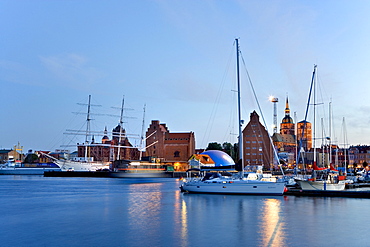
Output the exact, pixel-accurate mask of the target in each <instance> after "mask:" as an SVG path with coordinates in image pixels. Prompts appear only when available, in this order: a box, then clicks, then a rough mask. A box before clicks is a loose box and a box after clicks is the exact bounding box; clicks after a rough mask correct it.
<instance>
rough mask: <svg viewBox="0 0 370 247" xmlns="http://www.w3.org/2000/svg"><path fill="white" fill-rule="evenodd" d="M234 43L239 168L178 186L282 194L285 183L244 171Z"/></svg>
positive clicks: (198, 190)
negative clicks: (259, 177)
mask: <svg viewBox="0 0 370 247" xmlns="http://www.w3.org/2000/svg"><path fill="white" fill-rule="evenodd" d="M235 43H236V64H237V66H236V67H237V86H238V120H239V123H238V126H239V162H238V165H239V167H240V168H241V169H239V170H241V171H239V172H238V173H237V174H234V175H232V176H228V175H224V176H222V175H221V174H220V173H216V176H206V174H204V176H203V177H200V178H190V179H185V180H184V181H183V183H182V184H181V186H180V189H181V191H183V192H188V193H207V194H241V195H283V193H284V191H285V183H284V182H283V181H281V182H272V181H265V180H263V179H250V178H249V179H248V176H247V177H246V176H245V175H246V174H245V173H244V165H243V160H242V159H243V135H242V119H241V107H240V77H239V40H238V39H235Z"/></svg>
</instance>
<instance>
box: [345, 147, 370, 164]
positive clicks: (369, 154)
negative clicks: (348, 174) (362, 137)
mask: <svg viewBox="0 0 370 247" xmlns="http://www.w3.org/2000/svg"><path fill="white" fill-rule="evenodd" d="M348 156H349V157H348V158H349V164H348V166H349V168H353V169H362V168H363V167H364V164H365V166H366V165H367V164H370V146H368V145H357V146H350V147H349V149H348Z"/></svg>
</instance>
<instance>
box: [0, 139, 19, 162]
mask: <svg viewBox="0 0 370 247" xmlns="http://www.w3.org/2000/svg"><path fill="white" fill-rule="evenodd" d="M22 149H23V147H21V146H20V145H19V143H18V145H15V146H14V148H13V149H1V150H0V164H4V163H6V162H8V160H9V159H14V160H16V161H19V162H21V161H23V159H24V154H23V153H22ZM19 151H20V152H19Z"/></svg>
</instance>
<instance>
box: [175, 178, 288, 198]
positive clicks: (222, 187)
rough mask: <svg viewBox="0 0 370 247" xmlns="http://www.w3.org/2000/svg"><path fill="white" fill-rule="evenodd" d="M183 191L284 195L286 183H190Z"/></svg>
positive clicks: (184, 185) (184, 184)
mask: <svg viewBox="0 0 370 247" xmlns="http://www.w3.org/2000/svg"><path fill="white" fill-rule="evenodd" d="M181 189H182V191H186V192H189V193H207V194H240V195H283V194H284V190H285V183H283V182H276V183H275V182H263V181H252V180H243V181H238V180H230V181H225V180H220V181H209V182H208V181H204V182H203V181H189V182H185V183H183V184H182V186H181Z"/></svg>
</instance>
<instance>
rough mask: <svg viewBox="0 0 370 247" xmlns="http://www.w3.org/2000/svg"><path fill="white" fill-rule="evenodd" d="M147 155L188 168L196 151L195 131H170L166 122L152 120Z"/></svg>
mask: <svg viewBox="0 0 370 247" xmlns="http://www.w3.org/2000/svg"><path fill="white" fill-rule="evenodd" d="M146 138H147V139H146V147H147V148H146V151H145V155H146V156H149V157H151V158H152V159H153V160H156V162H162V163H166V164H169V165H173V166H174V168H175V170H186V169H187V167H188V160H189V158H190V157H191V156H192V155H193V154H194V153H195V135H194V132H192V131H191V132H182V133H170V131H169V130H168V128H167V126H166V124H163V123H162V124H161V123H160V122H159V121H158V120H152V122H151V124H150V125H149V128H148V130H147V132H146Z"/></svg>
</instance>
